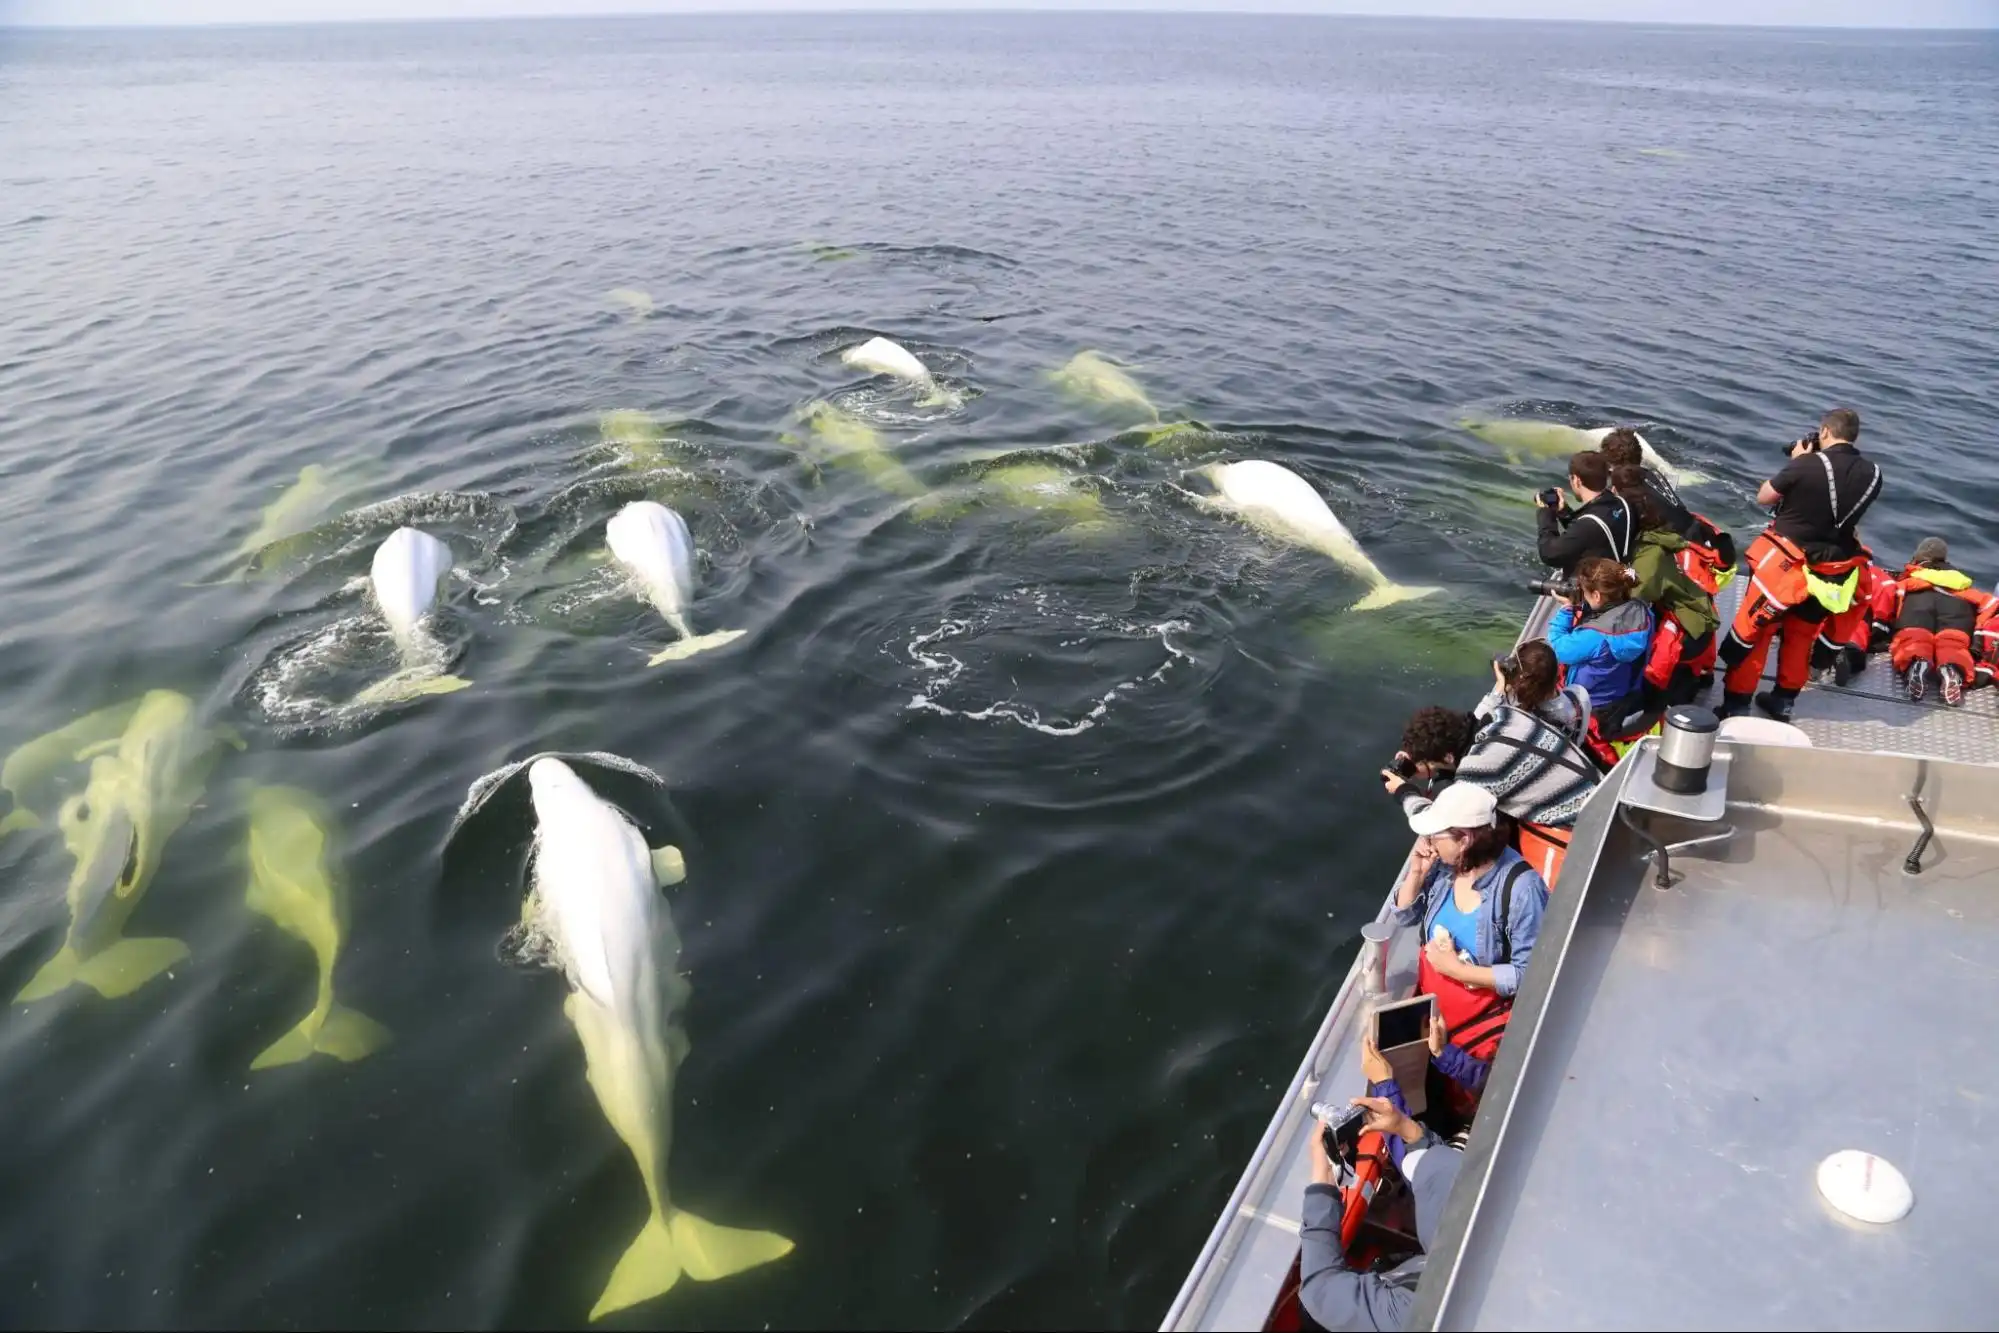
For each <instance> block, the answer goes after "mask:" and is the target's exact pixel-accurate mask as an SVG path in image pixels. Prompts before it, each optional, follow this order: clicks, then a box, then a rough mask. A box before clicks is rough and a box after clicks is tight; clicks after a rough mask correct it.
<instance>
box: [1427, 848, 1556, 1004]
mask: <svg viewBox="0 0 1999 1333" xmlns="http://www.w3.org/2000/svg"><path fill="white" fill-rule="evenodd" d="M1519 864H1521V860H1520V853H1518V852H1516V851H1514V850H1513V849H1512V848H1511V847H1508V848H1505V849H1504V850H1503V851H1501V852H1500V854H1499V856H1498V858H1497V859H1496V860H1494V861H1493V863H1492V864H1491V865H1490V866H1487V867H1486V870H1485V873H1484V874H1482V875H1480V876H1479V877H1478V879H1477V881H1476V884H1477V887H1478V891H1479V895H1480V899H1481V901H1480V902H1479V905H1478V913H1477V918H1478V956H1477V957H1476V958H1474V959H1473V960H1472V961H1473V962H1475V963H1477V964H1478V965H1479V966H1480V967H1489V968H1491V969H1492V986H1493V989H1494V990H1496V991H1498V992H1499V993H1500V994H1501V995H1512V994H1513V993H1515V992H1516V991H1518V990H1519V989H1520V974H1521V972H1522V971H1523V970H1524V969H1525V968H1526V966H1527V960H1528V959H1529V958H1531V957H1532V956H1533V954H1534V941H1535V940H1537V939H1538V938H1540V935H1541V915H1542V913H1544V912H1545V911H1546V910H1547V908H1548V886H1547V884H1546V883H1545V882H1543V881H1542V879H1541V876H1540V875H1538V874H1536V873H1535V871H1534V870H1533V868H1532V867H1529V868H1528V869H1527V870H1526V871H1525V872H1523V873H1522V874H1521V876H1520V878H1519V879H1517V880H1515V881H1514V883H1513V915H1512V917H1511V918H1510V919H1509V920H1508V921H1507V936H1508V938H1509V939H1510V940H1511V941H1512V944H1513V956H1512V960H1511V961H1510V962H1505V963H1498V962H1494V961H1493V960H1494V959H1495V958H1496V957H1497V956H1498V954H1499V932H1498V931H1497V930H1496V929H1494V927H1493V918H1494V917H1495V916H1496V915H1498V913H1499V890H1500V886H1501V885H1502V884H1503V883H1505V876H1506V875H1507V873H1508V872H1509V871H1510V870H1511V869H1512V868H1513V867H1514V866H1516V865H1519ZM1456 875H1457V872H1456V871H1455V870H1453V869H1451V867H1449V866H1447V865H1445V864H1444V863H1443V862H1442V861H1439V862H1437V863H1436V864H1435V865H1433V866H1431V867H1430V877H1429V878H1428V879H1426V880H1424V881H1423V891H1422V892H1421V893H1419V894H1417V895H1416V901H1415V902H1413V903H1411V904H1410V905H1409V906H1407V907H1398V908H1396V909H1395V922H1396V924H1397V925H1402V926H1419V925H1420V926H1421V927H1422V928H1423V938H1424V940H1425V941H1428V939H1429V938H1430V923H1431V922H1432V921H1434V920H1435V919H1436V916H1437V909H1438V908H1440V907H1442V906H1443V905H1444V897H1445V895H1446V894H1448V893H1450V891H1451V880H1452V879H1454V878H1455V877H1456Z"/></svg>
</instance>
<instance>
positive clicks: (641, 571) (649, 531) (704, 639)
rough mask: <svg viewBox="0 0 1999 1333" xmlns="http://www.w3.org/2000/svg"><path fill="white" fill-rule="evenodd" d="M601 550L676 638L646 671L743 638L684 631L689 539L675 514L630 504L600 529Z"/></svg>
mask: <svg viewBox="0 0 1999 1333" xmlns="http://www.w3.org/2000/svg"><path fill="white" fill-rule="evenodd" d="M604 544H605V545H607V546H609V547H610V548H611V557H612V559H614V560H616V561H617V562H618V564H619V566H620V567H621V568H623V569H624V571H625V573H626V574H627V575H628V576H629V577H630V578H631V581H632V586H633V588H634V589H635V590H636V591H637V592H638V594H639V596H640V597H642V598H644V599H645V600H646V601H647V602H648V603H649V604H651V606H652V608H653V610H655V611H657V612H659V614H660V615H661V616H662V617H663V618H664V619H665V620H666V623H667V624H668V625H670V626H672V627H673V632H674V633H675V634H678V635H679V636H680V642H679V643H676V644H674V645H673V646H672V647H671V648H666V649H662V650H661V651H660V652H657V653H655V654H653V656H652V658H651V660H650V661H648V662H647V663H646V665H647V666H658V665H659V664H660V663H662V662H677V661H679V660H681V659H682V658H686V657H692V656H694V654H696V653H699V652H705V651H706V650H708V649H710V648H719V647H721V646H722V645H723V644H725V643H734V642H735V641H736V640H737V639H740V638H742V637H743V635H744V633H745V632H746V631H744V630H739V629H724V630H716V631H715V632H714V633H713V634H696V633H695V632H694V631H693V629H692V628H691V627H690V626H689V625H688V623H687V608H688V607H689V606H691V605H692V604H693V602H694V538H693V535H692V534H690V533H689V532H688V530H687V520H686V519H684V518H682V517H681V516H680V515H679V514H677V513H675V512H674V511H673V510H671V509H668V508H667V507H666V506H665V505H663V504H658V503H655V502H654V501H651V500H634V501H632V502H631V503H630V504H628V505H626V506H625V507H624V508H623V509H620V510H619V511H618V512H617V513H616V514H614V515H612V517H611V521H610V522H609V523H607V524H605V525H604Z"/></svg>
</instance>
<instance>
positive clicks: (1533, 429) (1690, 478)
mask: <svg viewBox="0 0 1999 1333" xmlns="http://www.w3.org/2000/svg"><path fill="white" fill-rule="evenodd" d="M1458 426H1459V428H1460V429H1462V430H1467V431H1470V432H1471V433H1472V434H1473V435H1476V436H1478V437H1479V438H1480V439H1481V440H1484V441H1485V442H1486V443H1488V444H1496V445H1498V446H1499V447H1500V448H1501V449H1503V450H1505V451H1506V456H1507V459H1508V460H1509V461H1510V462H1515V463H1517V462H1519V461H1520V459H1521V457H1522V455H1526V456H1528V457H1533V458H1565V457H1567V456H1568V455H1569V454H1576V453H1581V452H1583V451H1584V450H1586V449H1594V448H1596V447H1597V446H1598V445H1600V444H1602V443H1603V437H1604V436H1606V435H1608V434H1610V432H1611V431H1613V430H1615V429H1616V427H1614V426H1598V427H1596V428H1595V429H1593V430H1583V429H1581V428H1580V427H1577V426H1564V425H1563V424H1562V423H1561V422H1559V421H1527V420H1522V419H1518V418H1514V417H1467V418H1466V419H1464V420H1462V421H1460V422H1458ZM1632 433H1633V434H1634V435H1636V434H1637V432H1636V431H1633V432H1632ZM1638 448H1639V449H1640V450H1641V451H1642V452H1643V453H1644V455H1645V462H1646V464H1647V465H1648V466H1650V467H1653V468H1656V469H1657V470H1658V471H1659V473H1660V475H1662V476H1664V477H1665V478H1666V480H1668V481H1670V482H1672V483H1673V484H1674V485H1675V486H1698V485H1700V484H1701V483H1702V482H1705V481H1707V480H1708V478H1707V477H1706V476H1705V475H1703V474H1702V473H1699V472H1694V471H1690V470H1687V469H1684V468H1678V467H1675V466H1673V465H1672V464H1671V463H1669V462H1667V461H1666V459H1665V456H1664V455H1662V454H1661V453H1660V452H1659V451H1658V450H1657V449H1655V448H1653V447H1652V442H1651V441H1650V440H1648V439H1646V438H1645V437H1644V436H1643V435H1639V436H1638Z"/></svg>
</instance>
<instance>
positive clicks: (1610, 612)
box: [1548, 556, 1653, 737]
mask: <svg viewBox="0 0 1999 1333" xmlns="http://www.w3.org/2000/svg"><path fill="white" fill-rule="evenodd" d="M1652 629H1653V618H1652V608H1651V607H1649V606H1647V605H1646V604H1645V603H1643V602H1640V601H1634V600H1633V599H1632V596H1631V576H1630V574H1629V573H1628V572H1627V571H1626V570H1625V568H1624V566H1623V565H1621V564H1619V563H1617V561H1615V560H1610V559H1607V558H1605V557H1603V556H1592V557H1590V558H1589V559H1588V560H1585V561H1583V563H1582V566H1581V567H1580V568H1579V569H1577V570H1576V591H1575V593H1574V594H1573V595H1572V596H1571V597H1570V598H1569V601H1568V604H1567V605H1565V606H1563V607H1562V608H1561V609H1560V610H1558V611H1556V612H1555V614H1554V617H1553V618H1552V619H1550V620H1549V621H1548V646H1549V647H1550V648H1553V649H1554V650H1555V657H1556V659H1557V660H1558V661H1560V662H1561V664H1562V665H1563V666H1565V667H1567V668H1568V669H1569V683H1570V684H1572V685H1580V686H1582V687H1583V688H1584V689H1585V690H1588V691H1589V697H1590V701H1591V703H1592V704H1593V707H1592V709H1591V712H1592V713H1593V714H1594V716H1595V718H1596V723H1597V730H1598V731H1599V732H1600V733H1601V734H1602V735H1604V736H1606V737H1616V736H1621V735H1623V734H1624V725H1623V724H1624V721H1625V719H1626V718H1628V717H1630V716H1631V714H1633V713H1635V712H1638V711H1639V710H1640V709H1641V708H1642V706H1643V704H1644V688H1645V658H1646V655H1647V653H1648V652H1649V651H1650V649H1651V647H1652Z"/></svg>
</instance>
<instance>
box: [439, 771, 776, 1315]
mask: <svg viewBox="0 0 1999 1333" xmlns="http://www.w3.org/2000/svg"><path fill="white" fill-rule="evenodd" d="M571 758H572V757H570V756H559V755H552V754H541V755H535V756H533V757H531V758H529V759H525V760H522V761H521V762H520V763H517V764H512V765H509V766H508V767H506V768H503V769H501V770H499V771H498V772H495V773H492V774H488V775H487V776H486V777H484V778H482V779H480V780H479V781H478V782H477V783H474V784H473V786H472V789H471V790H470V791H469V792H468V793H467V794H466V798H465V804H464V805H463V806H462V807H461V808H460V810H459V815H458V820H457V822H456V823H454V824H453V826H452V832H453V834H455V833H456V832H457V830H458V828H459V827H461V826H462V825H463V823H464V821H465V820H466V819H468V818H470V817H471V816H472V815H473V814H475V813H476V812H477V811H478V809H479V808H480V807H481V806H482V805H483V804H484V803H485V802H486V801H487V800H488V799H490V797H491V796H492V795H493V793H494V792H496V791H498V790H499V789H500V788H501V787H502V786H503V785H505V784H506V783H507V782H508V781H510V780H511V779H512V778H513V777H514V775H516V774H518V773H519V772H520V771H521V770H522V769H523V768H525V769H526V770H527V775H528V788H529V794H530V797H531V799H532V802H533V806H534V818H535V834H534V843H533V847H532V850H531V851H530V853H529V855H530V871H529V875H530V883H529V888H528V893H527V897H526V900H525V902H524V903H523V905H522V908H521V920H520V924H519V925H518V926H516V927H515V928H514V929H513V930H511V931H509V932H508V934H507V937H506V939H505V940H504V941H503V943H502V945H501V952H502V954H503V956H505V957H507V958H508V960H509V961H512V962H515V963H517V964H522V965H530V966H544V967H550V968H554V969H557V970H559V971H560V972H561V973H562V975H563V978H564V980H566V981H567V982H568V984H569V995H568V996H567V998H566V999H565V1000H564V1001H563V1006H562V1010H563V1014H564V1016H565V1017H567V1018H568V1019H569V1021H570V1023H571V1024H572V1025H573V1026H574V1027H575V1029H576V1037H577V1040H578V1041H580V1042H581V1043H582V1045H583V1057H584V1063H585V1069H586V1072H587V1076H588V1078H589V1081H590V1087H591V1090H592V1091H594V1092H595V1093H596V1094H597V1102H598V1105H599V1106H601V1107H602V1108H603V1111H604V1118H605V1119H606V1120H608V1121H610V1123H611V1128H612V1129H613V1130H615V1131H616V1132H617V1135H618V1137H619V1138H620V1139H622V1140H623V1141H624V1143H625V1146H626V1148H628V1149H629V1150H630V1151H631V1154H632V1160H633V1161H634V1162H636V1163H637V1165H638V1168H639V1175H640V1178H641V1179H642V1181H643V1182H644V1184H645V1190H646V1198H647V1201H648V1203H649V1204H650V1212H649V1214H648V1216H647V1217H646V1221H645V1224H644V1226H643V1227H641V1228H640V1230H639V1234H638V1237H637V1238H636V1239H635V1240H633V1241H632V1243H631V1244H630V1246H629V1247H627V1249H626V1250H625V1252H624V1255H623V1256H622V1257H621V1258H620V1259H619V1260H618V1263H617V1265H616V1267H615V1268H613V1269H612V1271H611V1276H610V1280H609V1281H608V1282H607V1283H606V1284H605V1287H604V1291H603V1294H602V1295H601V1296H599V1297H598V1299H597V1303H596V1305H595V1306H593V1307H592V1308H591V1310H590V1318H591V1319H593V1320H595V1319H600V1318H602V1317H603V1316H605V1315H607V1314H611V1313H612V1312H614V1311H617V1310H623V1309H626V1308H627V1307H630V1306H633V1305H637V1304H639V1303H640V1302H642V1301H648V1300H651V1299H653V1298H654V1297H657V1296H660V1295H663V1294H665V1293H666V1292H667V1291H670V1290H671V1289H672V1288H673V1287H674V1285H675V1284H676V1283H678V1282H679V1280H680V1279H681V1278H682V1277H683V1276H686V1277H690V1278H693V1279H694V1280H695V1281H697V1282H707V1281H713V1280H716V1279H719V1278H725V1277H729V1276H731V1275H732V1274H735V1273H740V1272H743V1271H744V1270H746V1269H750V1268H755V1267H757V1266H758V1265H760V1264H766V1263H770V1262H771V1261H773V1260H775V1259H779V1258H782V1257H783V1256H784V1255H786V1254H788V1253H790V1252H791V1248H792V1245H791V1242H790V1241H789V1240H787V1239H785V1238H784V1237H783V1236H780V1235H777V1234H776V1233H774V1232H769V1231H752V1230H744V1229H739V1228H735V1227H725V1226H718V1225H716V1224H715V1223H713V1222H709V1221H707V1220H705V1219H703V1218H700V1217H697V1216H695V1215H694V1214H693V1213H690V1212H687V1211H685V1210H684V1209H682V1208H679V1207H678V1206H676V1205H675V1204H674V1202H673V1199H672V1195H671V1194H670V1193H669V1192H668V1190H667V1184H666V1164H667V1156H668V1153H669V1151H670V1148H671V1137H672V1135H671V1125H672V1118H673V1080H674V1075H675V1073H676V1071H678V1069H679V1067H680V1063H681V1061H682V1060H684V1059H685V1058H686V1057H687V1051H688V1042H687V1036H686V1033H685V1031H684V1030H683V1029H682V1027H681V1021H680V1011H681V1009H682V1008H683V1006H684V1005H685V1004H686V1002H687V999H688V996H689V993H690V988H689V986H688V984H687V981H686V979H685V978H684V977H682V976H680V975H679V973H678V972H677V971H676V968H677V967H678V965H679V959H680V937H679V935H678V934H677V933H676V931H675V930H674V925H673V918H672V916H671V915H670V914H669V913H668V911H667V909H666V902H665V898H664V895H663V894H662V893H661V890H662V889H663V888H665V887H666V886H668V885H671V884H675V883H678V882H679V881H680V880H681V879H683V878H684V877H685V875H686V866H685V862H684V860H683V859H682V857H681V854H680V852H679V850H678V849H677V848H674V847H670V846H668V847H660V848H658V849H651V850H649V849H648V848H647V846H646V840H645V838H644V836H643V835H642V834H641V833H640V832H639V830H638V828H637V827H636V826H635V825H634V824H633V823H632V821H631V820H630V818H628V817H627V816H626V815H625V813H624V812H623V811H621V810H619V809H618V808H617V807H616V806H614V805H612V804H610V803H609V802H607V801H605V800H604V799H603V798H602V797H600V796H598V795H597V794H596V793H595V792H594V791H592V790H591V789H590V787H589V786H588V784H586V783H585V782H584V781H583V780H582V778H580V777H578V776H577V774H576V771H575V770H574V769H573V768H571V767H570V763H569V762H566V760H569V759H571ZM573 758H574V759H578V760H581V759H587V760H589V761H591V762H593V763H598V764H604V765H607V766H610V767H613V768H617V769H619V770H621V771H624V772H627V773H634V774H637V775H639V776H642V777H644V778H645V779H646V780H647V781H649V782H652V783H654V784H655V785H657V784H659V783H660V782H661V779H660V777H659V775H658V774H656V773H653V772H652V771H651V770H649V769H646V768H643V767H641V766H639V765H637V764H634V763H633V762H632V761H630V760H628V759H623V758H621V757H619V756H616V755H586V756H574V757H573Z"/></svg>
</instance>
